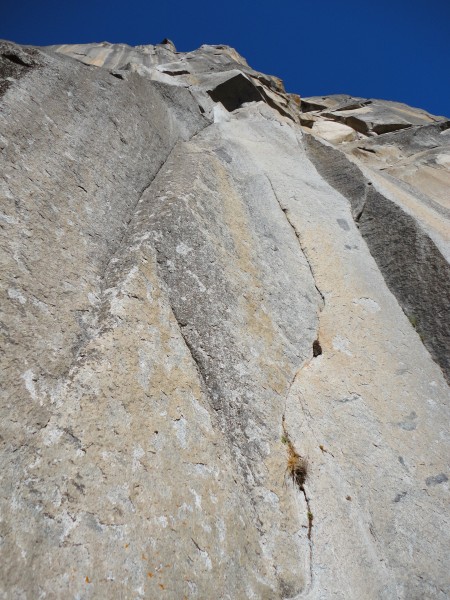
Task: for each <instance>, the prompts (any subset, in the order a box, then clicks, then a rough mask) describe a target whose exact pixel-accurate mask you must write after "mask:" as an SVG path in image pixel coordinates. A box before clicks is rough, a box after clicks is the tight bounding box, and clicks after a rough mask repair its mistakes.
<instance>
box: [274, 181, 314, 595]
mask: <svg viewBox="0 0 450 600" xmlns="http://www.w3.org/2000/svg"><path fill="white" fill-rule="evenodd" d="M265 177H266V179H267V181H268V182H269V184H270V187H271V189H272V193H273V195H274V197H275V199H276V201H277V203H278V205H279V207H280V209H281V211H282V212H283V213H284V215H285V217H286V220H287V222H288V223H289V225H290V227H291V229H292V231H293V232H294V234H295V237H296V238H297V241H298V244H299V246H300V250H301V252H302V254H303V256H304V257H305V260H306V262H307V264H308V267H309V270H310V273H311V276H312V279H313V282H314V287H315V288H316V291H317V293H318V294H319V296H320V298H321V299H322V305H321V306H320V308H319V313H320V312H321V311H322V310H323V307H324V306H325V296H324V295H323V294H322V292H321V291H320V289H319V288H318V286H317V283H316V278H315V275H314V270H313V268H312V265H311V262H310V260H309V258H308V254H307V252H306V248H305V247H304V246H303V244H302V241H301V237H300V233H299V232H298V230H297V228H296V227H295V225H294V223H293V221H292V220H291V218H290V215H289V209H288V208H287V207H286V206H284V205H283V204H282V202H281V201H280V199H279V197H278V194H277V193H276V191H275V188H274V186H273V183H272V181H271V179H270V177H269V176H268V175H267V173H266V174H265ZM321 354H322V348H321V345H320V342H319V339H316V340H315V341H314V343H313V348H312V357H311V358H310V359H309V360H308V361H307V362H306V363H303V364H302V365H301V366H300V367H299V369H298V370H297V371H296V372H295V374H294V376H293V378H292V381H291V383H290V385H289V388H288V391H287V394H286V397H285V407H284V412H283V416H282V421H281V425H282V430H283V437H282V441H283V442H284V443H285V444H286V446H287V454H288V459H287V468H286V475H287V476H288V477H289V478H290V479H291V480H292V483H293V485H294V486H296V487H297V488H298V489H299V491H300V492H301V494H302V495H303V498H304V501H305V504H306V517H307V522H308V525H307V527H308V533H307V537H308V546H309V575H310V584H309V586H312V584H313V557H314V543H313V520H314V515H313V512H312V509H311V501H310V498H309V497H308V495H307V493H306V489H305V483H306V479H307V477H308V462H307V460H306V459H305V458H304V457H303V456H301V455H300V454H299V453H298V452H297V450H296V448H295V446H294V444H293V442H292V440H291V438H290V436H289V433H288V430H287V427H286V418H285V414H286V405H287V401H288V398H289V395H290V393H291V390H292V387H293V385H294V383H295V381H296V379H297V377H298V375H299V373H300V372H301V371H302V370H303V369H304V368H305V366H307V365H309V364H310V362H311V361H312V360H313V359H314V358H316V357H317V356H320V355H321Z"/></svg>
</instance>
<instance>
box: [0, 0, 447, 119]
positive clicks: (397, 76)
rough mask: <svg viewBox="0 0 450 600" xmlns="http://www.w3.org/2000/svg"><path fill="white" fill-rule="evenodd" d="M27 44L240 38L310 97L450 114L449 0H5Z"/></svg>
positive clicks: (14, 35)
mask: <svg viewBox="0 0 450 600" xmlns="http://www.w3.org/2000/svg"><path fill="white" fill-rule="evenodd" d="M2 4H3V6H2V9H1V17H0V38H3V39H9V40H12V41H15V42H18V43H22V44H34V45H46V44H58V43H77V42H95V41H97V42H101V41H110V42H126V43H128V44H131V45H135V44H154V43H158V42H160V41H161V40H162V39H163V38H165V37H168V38H170V39H172V40H173V42H174V43H175V45H176V46H177V49H178V50H182V51H186V50H193V49H195V48H197V47H198V46H200V45H201V44H204V43H208V44H228V45H230V46H234V47H235V48H236V49H237V50H238V51H239V52H240V53H241V54H242V55H243V56H245V57H246V58H247V60H248V62H249V64H250V65H251V66H252V67H253V68H255V69H258V70H260V71H263V72H266V73H271V74H274V75H278V76H279V77H281V78H282V79H283V80H284V82H285V86H286V89H287V90H288V91H290V92H296V93H299V94H300V95H302V96H312V95H323V94H336V93H347V94H352V95H357V96H364V97H373V98H383V99H387V100H398V101H402V102H406V103H407V104H410V105H412V106H417V107H420V108H424V109H426V110H428V111H430V112H432V113H434V114H439V115H441V114H444V115H447V116H449V117H450V0H370V1H367V0H346V1H345V2H341V1H338V0H318V2H312V1H311V0H309V1H308V2H306V1H305V0H297V1H295V0H287V1H284V2H276V1H275V0H271V1H270V2H269V1H268V0H259V1H258V2H254V1H253V2H252V1H250V0H240V1H236V0H228V2H219V1H216V2H212V1H211V0H209V1H206V0H183V1H180V0H170V1H167V0H157V1H152V0H147V1H146V0H128V1H127V2H125V0H122V1H119V0H109V1H108V2H106V1H105V0H101V1H100V0H90V1H87V0H38V1H36V0H20V1H16V2H12V1H11V0H9V1H8V0H3V3H2Z"/></svg>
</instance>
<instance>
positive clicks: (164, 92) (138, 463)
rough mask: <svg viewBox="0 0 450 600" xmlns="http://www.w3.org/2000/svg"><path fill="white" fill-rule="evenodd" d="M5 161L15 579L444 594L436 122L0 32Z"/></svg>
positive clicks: (160, 50) (444, 125)
mask: <svg viewBox="0 0 450 600" xmlns="http://www.w3.org/2000/svg"><path fill="white" fill-rule="evenodd" d="M0 152H1V178H0V197H1V202H2V209H1V215H0V223H1V228H2V229H1V231H2V241H1V244H2V246H1V248H2V261H3V264H2V286H1V294H2V301H1V304H2V313H3V314H2V336H3V337H2V349H3V354H2V374H3V377H2V385H3V390H2V394H3V396H2V397H3V402H2V414H1V423H2V433H1V441H2V450H1V455H0V456H1V463H0V473H1V477H2V486H1V489H2V494H1V498H0V514H1V521H0V540H1V544H2V545H1V548H2V560H1V562H0V565H1V566H0V572H1V577H0V590H1V597H2V598H7V599H9V598H11V599H13V598H14V599H15V598H23V599H30V600H31V599H33V600H34V599H35V598H49V599H50V598H83V599H85V598H86V599H87V598H124V599H125V598H126V599H128V598H130V599H131V598H133V599H135V598H152V599H153V598H170V599H177V600H178V599H181V598H189V599H191V598H199V599H206V598H218V599H219V598H220V599H223V600H225V599H228V600H234V599H241V598H242V599H247V598H255V599H259V598H265V599H274V598H280V599H281V598H283V599H287V598H291V599H294V598H308V599H311V600H313V599H314V600H316V599H317V600H318V599H324V600H328V599H336V600H337V599H342V600H344V599H345V600H361V599H362V598H364V599H367V600H371V599H374V600H375V599H383V600H384V599H405V600H406V599H407V600H411V599H419V598H420V599H423V598H429V599H440V600H443V599H444V598H448V597H449V596H450V576H449V570H448V558H447V557H448V548H449V542H450V527H449V510H448V509H449V502H448V493H449V486H448V473H449V465H448V458H449V456H450V451H449V450H450V448H449V446H450V444H449V430H448V423H449V388H448V383H447V382H448V379H449V376H450V363H449V354H448V348H449V338H450V319H449V298H450V270H449V256H450V251H449V227H448V222H449V211H450V207H449V204H448V189H449V185H450V121H449V120H448V119H447V118H445V117H436V116H433V115H430V114H428V113H426V112H425V111H421V110H419V109H414V108H411V107H408V106H406V105H402V104H398V103H393V102H387V101H381V100H373V99H364V98H353V97H349V96H343V95H342V96H328V97H316V98H300V96H297V95H295V94H288V93H286V92H285V90H284V88H283V84H282V82H281V80H279V79H278V78H276V77H273V76H268V75H265V74H262V73H259V72H256V71H254V70H253V69H251V68H250V67H249V66H248V65H247V63H246V61H245V59H243V58H242V57H241V56H240V55H239V54H238V53H237V52H236V51H235V50H233V49H232V48H229V47H227V46H202V47H201V48H199V49H198V50H196V51H194V52H189V53H178V52H176V49H175V47H174V45H173V44H172V42H170V41H169V40H165V41H164V42H163V43H162V44H159V45H156V46H150V45H149V46H138V47H135V48H132V47H130V46H126V45H124V44H109V43H106V42H105V43H102V44H88V45H63V46H51V47H48V48H31V47H22V46H17V45H15V44H12V43H9V42H1V43H0Z"/></svg>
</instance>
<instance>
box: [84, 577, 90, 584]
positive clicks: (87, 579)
mask: <svg viewBox="0 0 450 600" xmlns="http://www.w3.org/2000/svg"><path fill="white" fill-rule="evenodd" d="M85 582H86V583H91V580H90V579H89V577H88V576H87V575H86V579H85Z"/></svg>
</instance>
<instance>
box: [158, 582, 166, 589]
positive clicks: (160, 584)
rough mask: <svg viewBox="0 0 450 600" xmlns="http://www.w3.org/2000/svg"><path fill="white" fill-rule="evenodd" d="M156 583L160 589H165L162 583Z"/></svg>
mask: <svg viewBox="0 0 450 600" xmlns="http://www.w3.org/2000/svg"><path fill="white" fill-rule="evenodd" d="M158 585H159V587H160V588H161V589H162V590H165V589H166V588H165V587H164V586H163V584H162V583H159V584H158Z"/></svg>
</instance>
